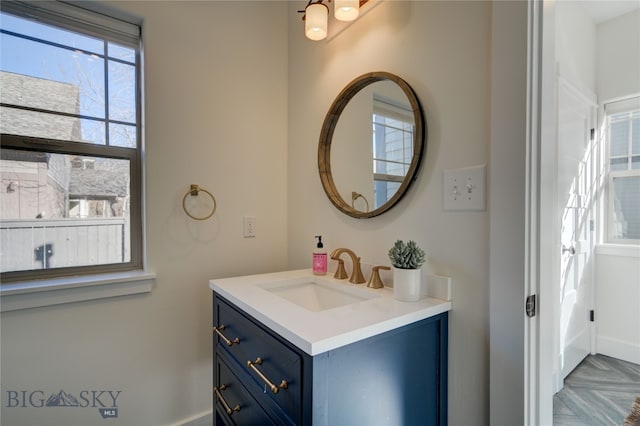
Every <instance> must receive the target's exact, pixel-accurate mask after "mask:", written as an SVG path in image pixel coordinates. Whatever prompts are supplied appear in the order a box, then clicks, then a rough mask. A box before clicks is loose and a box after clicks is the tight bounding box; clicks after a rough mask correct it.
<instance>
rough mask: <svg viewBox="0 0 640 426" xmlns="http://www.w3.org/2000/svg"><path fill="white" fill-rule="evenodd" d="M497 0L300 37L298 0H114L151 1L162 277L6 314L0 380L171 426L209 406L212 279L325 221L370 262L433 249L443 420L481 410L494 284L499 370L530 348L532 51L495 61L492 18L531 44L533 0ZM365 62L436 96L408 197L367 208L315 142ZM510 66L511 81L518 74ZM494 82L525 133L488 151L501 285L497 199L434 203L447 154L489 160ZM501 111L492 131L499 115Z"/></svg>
mask: <svg viewBox="0 0 640 426" xmlns="http://www.w3.org/2000/svg"><path fill="white" fill-rule="evenodd" d="M498 3H499V4H500V7H499V9H500V11H501V13H499V14H495V13H493V16H492V6H491V3H489V2H484V1H469V2H462V1H455V2H452V1H442V2H439V1H416V2H402V1H384V2H382V3H381V4H380V5H379V6H378V7H377V8H375V9H373V10H372V11H371V12H370V13H369V14H367V15H365V16H364V17H362V18H361V19H360V20H358V21H357V22H356V23H354V24H353V25H351V26H350V27H349V28H348V30H347V31H345V32H343V33H341V34H340V35H339V36H337V37H336V38H333V39H332V40H330V41H324V42H319V43H313V42H310V41H307V40H306V39H305V38H304V36H303V29H302V21H301V20H300V16H299V14H297V13H296V11H297V10H298V9H300V8H301V5H302V3H301V2H300V1H291V2H281V3H280V2H260V1H259V2H255V3H249V2H238V1H235V2H217V1H216V2H196V3H190V2H179V3H178V2H139V3H137V2H131V3H129V2H126V3H125V2H118V1H114V2H112V4H113V5H115V6H116V7H119V8H123V9H126V10H127V11H129V12H132V13H135V14H137V15H139V16H142V17H143V18H144V19H145V42H146V46H145V47H146V58H145V61H146V63H145V68H146V87H145V89H146V106H147V110H146V128H145V132H146V142H147V158H146V159H147V171H146V175H145V176H146V180H147V195H146V197H147V198H146V202H147V231H148V258H149V267H150V269H151V270H152V271H154V272H156V273H157V276H158V278H157V280H156V283H155V286H154V289H153V292H152V293H151V294H149V295H144V296H135V297H128V298H120V299H113V300H102V301H97V302H89V303H76V304H73V305H67V306H55V307H51V308H40V309H31V310H25V311H16V312H11V313H7V314H3V315H2V389H3V397H4V391H5V390H6V389H14V388H19V389H38V388H43V389H46V390H47V391H50V392H56V391H57V390H59V388H60V389H65V390H70V389H78V388H80V389H82V388H93V387H98V388H103V389H120V390H122V395H121V396H120V397H119V398H120V399H119V401H120V403H121V405H120V417H119V419H117V420H115V419H111V420H109V421H108V422H109V424H113V425H118V424H122V425H125V424H126V425H131V424H135V425H162V424H172V423H176V422H178V421H179V420H184V419H187V418H189V417H191V416H197V415H198V414H199V413H203V412H205V411H207V410H210V409H211V400H212V397H211V336H210V315H211V302H210V292H209V290H208V288H207V280H208V279H209V278H213V277H221V276H231V275H239V274H245V273H253V272H262V271H275V270H279V269H285V268H301V267H309V266H310V260H311V251H312V249H313V247H314V245H313V244H314V238H313V236H314V235H318V234H322V235H323V236H324V237H325V238H324V239H325V240H326V246H325V247H326V248H327V249H328V250H331V249H332V248H335V247H339V246H345V247H349V248H352V249H354V250H355V251H356V253H357V254H358V255H360V256H361V257H362V261H363V262H365V263H369V264H388V259H387V257H386V252H387V250H388V248H389V247H390V246H391V244H392V243H393V241H395V240H396V239H398V238H401V239H414V240H416V241H417V242H418V243H419V244H420V245H422V246H423V247H424V248H425V249H426V251H427V255H428V258H429V260H428V264H427V266H426V269H427V270H428V271H429V272H431V273H436V274H442V275H448V276H451V277H452V278H453V305H454V308H453V312H452V314H451V322H450V348H449V349H450V358H449V419H450V420H449V423H450V424H452V425H456V424H468V423H469V422H471V423H473V424H489V419H490V413H489V347H490V346H489V312H490V309H489V294H490V291H493V292H494V297H496V296H502V297H496V299H495V301H494V302H493V303H492V306H491V310H492V311H496V312H498V313H499V312H502V311H503V310H504V307H505V306H508V305H510V304H511V305H513V306H514V307H513V308H512V309H510V310H508V311H507V313H506V314H505V315H504V316H501V315H500V314H496V315H495V321H496V324H500V323H504V321H507V322H509V326H508V327H506V328H507V330H506V331H505V330H498V331H504V333H502V335H500V333H498V334H497V335H496V342H500V341H501V342H502V344H503V346H505V347H509V346H510V345H512V344H515V348H513V349H512V350H509V351H505V352H501V353H500V355H504V356H503V357H502V358H501V359H502V360H503V361H504V364H503V365H496V368H498V367H504V366H513V367H514V368H513V369H512V370H509V373H511V372H512V371H517V368H516V367H518V366H520V364H519V362H521V361H522V347H521V344H522V338H521V330H522V328H521V327H520V328H519V324H518V323H517V322H516V323H513V322H511V320H512V319H513V318H521V317H522V312H521V311H520V308H521V304H520V302H521V293H522V286H521V278H522V275H520V272H521V268H520V264H519V263H518V262H522V261H523V258H522V257H521V256H520V255H521V254H522V253H521V252H520V251H519V250H518V249H519V248H520V247H522V244H521V241H520V235H519V232H518V231H520V230H521V229H522V228H521V226H522V218H521V216H520V215H521V214H522V211H523V209H522V205H521V203H523V201H522V200H523V199H517V200H515V201H514V199H513V198H511V197H510V196H511V195H513V193H514V192H516V194H517V191H519V190H520V189H521V188H522V186H523V185H522V183H523V182H524V178H523V173H522V170H523V167H524V164H523V161H521V160H522V159H521V158H520V157H518V156H517V155H519V154H520V153H522V149H523V148H521V147H523V146H524V140H522V139H521V133H520V132H519V130H521V128H522V127H524V124H523V122H521V121H520V118H521V111H520V110H519V109H517V108H516V109H510V108H509V107H510V106H513V105H520V101H521V96H520V95H521V94H520V93H514V91H513V88H514V87H517V88H519V87H522V86H521V84H523V78H524V75H526V74H525V71H524V69H521V68H522V67H520V66H521V65H522V63H521V61H520V60H521V58H520V56H517V57H516V58H515V59H514V58H513V57H512V56H511V55H509V54H507V55H504V56H502V57H500V58H499V59H498V60H497V61H493V63H492V59H491V57H492V54H493V51H492V49H493V48H492V45H491V43H492V26H494V27H495V26H496V22H498V23H501V24H502V25H503V27H502V28H501V32H500V34H499V35H500V36H501V37H502V38H503V39H502V42H501V44H500V46H498V48H502V47H503V46H502V45H508V46H507V48H504V49H503V51H506V52H507V53H511V52H513V51H516V52H519V51H520V50H521V49H523V48H524V46H523V45H522V44H521V41H522V38H521V37H516V38H515V39H512V37H511V36H512V35H514V34H516V35H521V36H522V37H524V34H525V30H526V25H525V22H526V13H524V14H523V13H522V12H523V11H524V10H525V8H526V6H519V7H516V8H515V10H514V9H513V8H510V7H508V6H503V4H505V3H507V2H498ZM518 4H521V5H525V3H524V2H518ZM495 7H496V6H495V5H494V8H495ZM265 16H266V19H264V21H259V20H258V18H262V17H265ZM523 17H525V18H523ZM514 19H515V20H514ZM492 20H493V23H492ZM509 23H510V24H509ZM494 42H495V41H494ZM510 49H511V51H510ZM522 55H524V53H522ZM492 66H493V67H494V68H496V69H494V80H495V81H494V83H495V84H494V87H493V89H492V86H491V84H492ZM372 70H382V71H389V72H393V73H396V74H398V75H399V76H401V77H402V78H404V79H405V80H406V81H407V82H409V84H411V85H412V86H413V88H414V89H415V91H416V93H417V95H418V97H419V98H420V100H421V102H422V105H423V107H424V110H425V115H426V119H427V124H428V147H427V153H426V158H425V161H424V162H423V165H422V169H421V171H420V174H419V176H418V179H417V180H416V183H415V185H414V187H413V188H412V189H411V190H410V191H409V193H408V195H407V196H406V197H405V198H404V199H403V200H402V201H401V202H400V204H399V205H398V206H396V207H395V208H394V209H393V210H391V211H390V212H388V213H386V214H385V215H383V216H380V217H377V218H373V219H367V220H356V219H352V218H350V217H347V216H345V215H343V214H342V213H340V212H338V211H337V210H336V209H335V208H334V207H333V206H332V204H331V203H330V202H329V201H328V200H327V198H326V196H325V194H324V191H323V190H322V187H321V184H320V179H319V176H318V174H317V166H316V159H317V143H318V135H319V131H320V127H321V125H322V120H323V118H324V115H325V113H326V111H327V109H328V107H329V106H330V104H331V102H332V101H333V99H334V97H335V95H337V93H338V92H339V91H340V90H341V89H342V88H343V87H344V86H345V85H346V84H347V83H348V82H349V81H351V80H352V79H353V78H354V77H356V76H358V75H360V74H362V73H365V72H369V71H372ZM497 70H500V71H501V72H502V73H497V72H496V71H497ZM501 78H507V79H508V82H509V84H508V85H506V89H502V86H501V85H502V81H501V80H500V79H501ZM516 92H517V91H516ZM492 97H494V98H496V99H499V100H501V103H500V107H501V108H503V109H502V110H501V112H504V111H506V112H508V114H507V115H506V116H507V117H509V118H510V119H512V120H513V122H512V124H511V126H510V127H509V128H507V129H506V131H504V132H502V133H499V134H497V135H496V136H495V137H496V138H497V140H498V141H499V142H500V144H498V145H497V148H498V152H500V151H499V149H500V148H503V147H509V146H512V147H514V149H513V150H506V153H505V154H504V155H502V156H500V155H498V156H497V157H496V158H497V159H498V160H504V161H502V163H501V164H495V165H493V166H492V165H491V164H489V171H490V172H491V170H492V169H491V168H492V167H493V170H498V171H499V172H500V173H494V175H495V176H497V177H499V178H500V179H501V181H502V182H503V183H504V186H502V187H501V189H505V187H506V189H507V192H506V194H502V193H500V194H497V195H495V194H493V195H492V191H491V190H490V191H488V192H489V198H491V197H492V196H495V197H497V198H498V201H500V202H501V204H500V203H499V204H498V205H502V206H508V207H509V208H508V209H506V211H505V214H504V216H503V217H498V218H497V220H496V222H495V223H496V229H495V235H496V237H497V239H498V240H500V242H502V243H504V244H498V245H497V246H496V247H494V248H495V250H494V254H495V255H496V260H495V267H496V269H498V270H500V269H501V268H502V269H504V271H503V272H504V273H503V274H502V275H500V274H498V275H497V276H496V278H495V280H496V282H497V283H498V285H496V286H493V285H490V280H489V275H490V270H489V265H490V259H489V250H490V244H489V236H490V226H489V212H445V211H444V210H443V207H442V203H443V194H442V174H443V171H444V170H445V169H449V168H458V167H466V166H471V165H478V164H484V163H489V159H490V151H491V152H493V142H492V139H493V138H494V136H490V134H491V125H492V118H491V114H490V111H491V108H492ZM494 122H495V126H494V127H495V128H496V129H500V128H501V125H500V123H501V122H502V117H501V116H496V118H495V120H494ZM514 129H515V130H514ZM509 153H515V154H516V159H515V162H513V161H512V160H513V158H512V157H509V156H508V154H509ZM505 156H506V157H505ZM505 158H506V160H505ZM492 173H493V172H492ZM191 183H197V184H199V185H201V186H202V187H204V188H206V189H209V190H211V191H212V192H213V193H214V194H215V195H216V198H217V201H218V211H217V213H216V216H215V217H214V218H213V219H211V220H209V221H205V222H194V221H191V220H188V219H187V218H186V216H185V215H184V213H183V212H182V210H181V205H180V204H181V199H182V196H183V194H184V193H185V192H186V190H187V189H188V186H189V184H191ZM489 185H490V188H491V187H492V185H493V184H492V183H491V182H489ZM488 201H489V200H488ZM513 203H515V207H514V208H511V207H513V205H514V204H513ZM487 205H488V206H489V205H491V204H490V203H489V202H488V203H487ZM511 213H514V214H515V215H517V217H512V216H511ZM245 214H247V215H254V216H256V217H257V225H258V228H257V229H258V237H257V238H255V239H251V240H246V239H243V238H242V216H243V215H245ZM502 218H504V219H505V220H503V221H500V219H502ZM492 235H493V234H492ZM513 247H515V248H516V250H513ZM504 254H511V258H509V259H508V260H509V261H510V260H515V265H511V264H508V263H507V262H506V261H505V260H503V259H502V258H501V256H502V255H504ZM492 269H493V266H492ZM492 274H493V271H492ZM514 277H515V279H514ZM505 288H507V289H511V290H512V291H511V292H509V291H507V292H503V291H502V290H503V289H505ZM518 289H520V291H518ZM503 293H504V294H503ZM514 301H515V303H514ZM514 330H515V331H514ZM496 359H498V358H496ZM496 371H498V370H496ZM521 390H522V382H521V380H520V376H517V377H515V378H514V379H513V381H511V382H505V383H504V387H503V389H502V390H501V391H500V392H497V393H496V394H495V395H494V396H495V402H493V401H492V408H491V409H492V417H494V415H495V416H496V419H499V420H503V421H504V423H505V424H506V422H507V421H509V420H510V421H511V424H519V423H520V420H521V414H522V405H520V404H516V405H515V406H514V405H513V404H512V402H513V401H514V400H515V401H518V400H519V401H522V398H519V396H521V393H520V392H521ZM69 410H70V411H62V412H55V411H51V410H49V409H48V410H43V409H40V410H38V409H26V408H25V409H21V411H18V410H16V411H13V410H12V411H9V410H7V409H3V411H2V423H3V424H16V425H18V424H37V423H42V424H61V425H62V424H64V425H73V424H95V423H98V424H101V422H102V420H100V419H98V417H97V413H95V412H93V411H92V410H88V411H87V410H78V411H71V409H69ZM500 412H504V413H505V414H504V415H502V416H499V414H500ZM494 413H497V414H494ZM58 416H59V417H58ZM76 416H77V417H76ZM496 424H497V423H496Z"/></svg>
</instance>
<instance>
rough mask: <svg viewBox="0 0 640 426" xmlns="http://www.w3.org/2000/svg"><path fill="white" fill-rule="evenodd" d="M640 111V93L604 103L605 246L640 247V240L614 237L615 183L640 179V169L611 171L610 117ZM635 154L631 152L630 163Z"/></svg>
mask: <svg viewBox="0 0 640 426" xmlns="http://www.w3.org/2000/svg"><path fill="white" fill-rule="evenodd" d="M634 110H640V93H638V94H634V95H630V96H626V97H623V98H618V99H614V100H611V101H608V102H605V103H604V120H603V124H604V132H605V135H606V136H605V149H604V152H605V170H606V196H605V198H604V199H605V200H606V208H605V218H606V220H605V241H604V243H605V244H619V245H627V246H638V245H640V239H630V238H616V237H615V236H614V229H615V225H614V223H613V218H614V211H613V206H614V190H613V181H614V179H616V178H625V177H640V169H635V170H633V169H626V170H613V171H612V170H611V149H610V147H611V135H610V125H609V117H610V116H611V115H614V114H619V113H624V112H629V111H634ZM632 155H633V153H632V152H631V150H629V155H628V158H629V161H631V156H632Z"/></svg>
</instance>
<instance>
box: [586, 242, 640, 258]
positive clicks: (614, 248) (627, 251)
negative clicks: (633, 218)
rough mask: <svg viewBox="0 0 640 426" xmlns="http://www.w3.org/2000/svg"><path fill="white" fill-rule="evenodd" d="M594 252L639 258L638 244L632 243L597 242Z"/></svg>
mask: <svg viewBox="0 0 640 426" xmlns="http://www.w3.org/2000/svg"><path fill="white" fill-rule="evenodd" d="M596 254H598V255H605V256H623V257H635V258H640V246H638V245H632V244H599V245H597V246H596Z"/></svg>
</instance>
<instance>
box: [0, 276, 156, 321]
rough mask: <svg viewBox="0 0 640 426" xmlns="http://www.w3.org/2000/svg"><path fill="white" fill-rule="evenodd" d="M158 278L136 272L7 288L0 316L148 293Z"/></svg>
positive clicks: (4, 287)
mask: <svg viewBox="0 0 640 426" xmlns="http://www.w3.org/2000/svg"><path fill="white" fill-rule="evenodd" d="M155 277H156V276H155V274H153V273H150V272H145V271H132V272H120V273H111V274H100V275H89V276H76V277H65V278H55V279H47V280H37V281H25V282H18V283H12V284H3V285H2V287H1V288H0V312H8V311H16V310H20V309H29V308H37V307H42V306H50V305H60V304H63V303H71V302H82V301H86V300H95V299H103V298H108V297H115V296H125V295H130V294H139V293H148V292H150V291H151V288H152V284H153V281H154V280H155Z"/></svg>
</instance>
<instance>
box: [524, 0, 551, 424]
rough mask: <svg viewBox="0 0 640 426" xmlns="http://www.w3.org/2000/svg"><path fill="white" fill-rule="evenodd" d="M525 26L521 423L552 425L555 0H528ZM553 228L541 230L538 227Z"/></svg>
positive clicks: (541, 228) (542, 228)
mask: <svg viewBox="0 0 640 426" xmlns="http://www.w3.org/2000/svg"><path fill="white" fill-rule="evenodd" d="M527 20H528V29H527V152H528V155H527V160H526V166H527V193H526V199H527V220H526V223H527V229H526V232H527V239H526V251H527V254H528V255H527V265H526V275H525V283H524V287H525V288H524V290H525V295H536V296H537V299H538V301H537V303H536V304H537V308H536V310H537V312H536V315H535V316H533V317H531V318H528V319H526V320H525V329H524V358H525V359H524V370H525V371H524V379H525V380H524V384H525V390H524V397H525V404H524V407H525V412H524V419H523V420H524V422H523V423H524V424H525V425H532V426H533V425H540V424H547V425H551V424H553V399H552V398H551V395H550V390H551V389H552V386H553V378H552V377H551V375H550V374H548V372H550V371H554V368H553V363H554V360H553V358H554V357H553V356H552V354H553V349H552V348H553V347H554V342H555V339H554V336H555V333H543V332H541V331H543V330H553V329H554V316H555V314H554V308H553V304H552V303H546V302H545V298H547V297H548V298H550V297H551V296H550V295H551V294H552V280H553V275H554V271H555V270H557V268H559V260H560V247H557V244H555V241H557V238H558V236H557V235H556V234H557V232H558V230H559V226H560V218H559V217H558V215H556V214H554V212H553V209H551V208H549V206H553V205H554V204H555V200H556V199H557V187H556V185H555V182H556V180H557V167H556V164H555V153H556V152H557V134H556V130H555V129H556V124H557V120H556V114H555V105H556V98H557V95H556V88H555V87H556V86H555V80H556V64H555V0H543V1H536V0H528V17H527ZM548 229H551V230H553V231H552V232H541V230H548Z"/></svg>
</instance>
